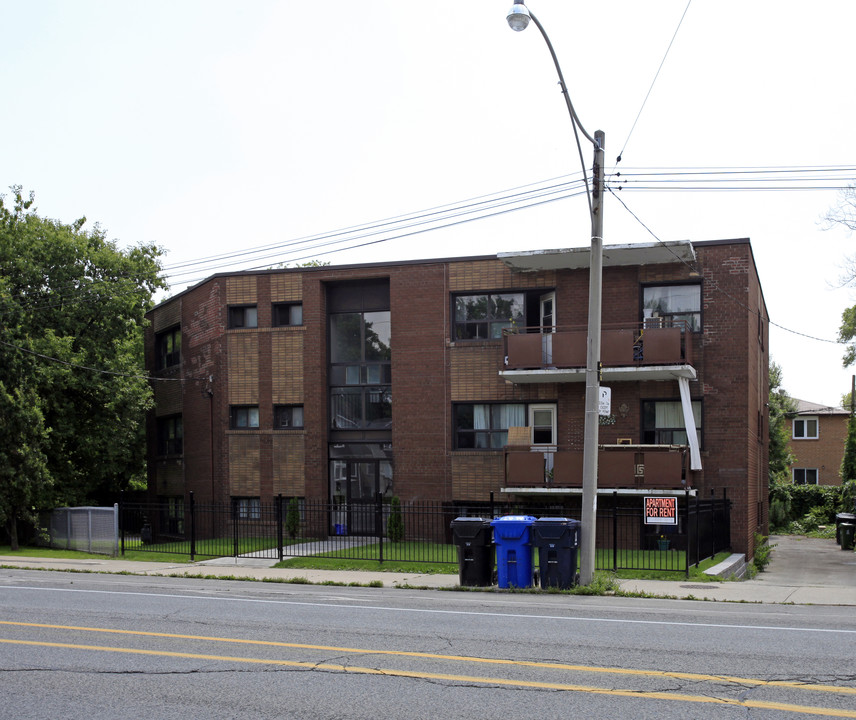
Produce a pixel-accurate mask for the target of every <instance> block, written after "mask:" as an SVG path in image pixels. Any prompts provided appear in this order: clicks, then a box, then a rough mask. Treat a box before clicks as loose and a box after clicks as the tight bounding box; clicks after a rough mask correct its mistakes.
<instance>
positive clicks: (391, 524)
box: [386, 496, 404, 543]
mask: <svg viewBox="0 0 856 720" xmlns="http://www.w3.org/2000/svg"><path fill="white" fill-rule="evenodd" d="M386 536H387V537H388V538H389V539H390V540H391V541H392V542H396V543H397V542H401V541H402V540H404V518H403V517H402V516H401V501H400V500H399V499H398V497H397V496H393V498H392V501H391V502H390V504H389V520H387V522H386Z"/></svg>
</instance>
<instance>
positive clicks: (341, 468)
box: [330, 460, 392, 535]
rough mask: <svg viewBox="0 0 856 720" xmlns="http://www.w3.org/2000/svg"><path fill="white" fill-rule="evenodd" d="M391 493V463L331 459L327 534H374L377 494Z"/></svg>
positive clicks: (385, 495)
mask: <svg viewBox="0 0 856 720" xmlns="http://www.w3.org/2000/svg"><path fill="white" fill-rule="evenodd" d="M379 492H383V493H384V497H387V496H391V495H392V463H391V462H389V461H388V460H331V461H330V498H331V500H332V503H333V512H332V516H331V521H330V525H331V527H330V533H331V534H334V535H374V534H375V533H376V525H375V513H376V511H377V494H378V493H379Z"/></svg>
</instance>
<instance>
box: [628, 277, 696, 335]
mask: <svg viewBox="0 0 856 720" xmlns="http://www.w3.org/2000/svg"><path fill="white" fill-rule="evenodd" d="M642 313H643V316H644V318H645V322H646V324H647V323H652V322H656V323H658V324H662V325H665V326H673V325H680V326H681V327H683V323H686V326H687V327H689V329H690V330H692V331H693V332H698V331H699V330H701V285H698V284H693V285H651V286H649V287H646V288H643V289H642ZM655 318H660V319H659V320H656V321H655V320H654V319H655Z"/></svg>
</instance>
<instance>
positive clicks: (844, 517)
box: [835, 512, 856, 545]
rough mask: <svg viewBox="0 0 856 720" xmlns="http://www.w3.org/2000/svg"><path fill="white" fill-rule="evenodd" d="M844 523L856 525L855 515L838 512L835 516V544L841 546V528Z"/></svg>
mask: <svg viewBox="0 0 856 720" xmlns="http://www.w3.org/2000/svg"><path fill="white" fill-rule="evenodd" d="M844 523H850V524H851V525H856V515H854V514H853V513H847V512H840V513H836V515H835V542H837V543H838V544H839V545H841V526H842V525H843V524H844Z"/></svg>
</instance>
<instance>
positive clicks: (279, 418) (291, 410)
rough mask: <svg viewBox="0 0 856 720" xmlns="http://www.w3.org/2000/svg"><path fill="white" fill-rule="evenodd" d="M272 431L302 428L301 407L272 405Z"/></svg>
mask: <svg viewBox="0 0 856 720" xmlns="http://www.w3.org/2000/svg"><path fill="white" fill-rule="evenodd" d="M273 427H274V430H292V429H294V428H302V427H303V405H274V406H273Z"/></svg>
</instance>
